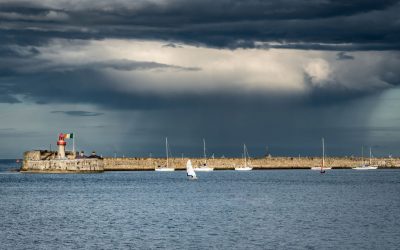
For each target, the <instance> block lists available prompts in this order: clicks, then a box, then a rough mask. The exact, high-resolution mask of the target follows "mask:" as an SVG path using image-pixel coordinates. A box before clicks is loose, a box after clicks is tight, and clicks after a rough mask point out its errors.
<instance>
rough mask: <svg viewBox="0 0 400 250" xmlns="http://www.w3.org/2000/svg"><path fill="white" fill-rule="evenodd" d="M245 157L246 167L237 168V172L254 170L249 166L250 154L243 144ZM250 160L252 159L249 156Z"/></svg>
mask: <svg viewBox="0 0 400 250" xmlns="http://www.w3.org/2000/svg"><path fill="white" fill-rule="evenodd" d="M243 156H244V166H242V167H236V168H235V170H238V171H249V170H252V169H253V168H252V167H249V166H248V165H247V156H249V152H248V151H247V148H246V144H243ZM249 158H250V156H249Z"/></svg>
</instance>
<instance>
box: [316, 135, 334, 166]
mask: <svg viewBox="0 0 400 250" xmlns="http://www.w3.org/2000/svg"><path fill="white" fill-rule="evenodd" d="M329 169H332V168H331V167H326V166H325V140H324V138H322V164H321V166H320V167H311V170H318V171H320V172H321V173H325V170H329Z"/></svg>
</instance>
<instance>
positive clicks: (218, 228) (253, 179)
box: [0, 162, 400, 249]
mask: <svg viewBox="0 0 400 250" xmlns="http://www.w3.org/2000/svg"><path fill="white" fill-rule="evenodd" d="M1 164H2V167H0V169H2V170H3V172H0V201H1V203H0V243H1V246H0V248H1V249H38V248H39V249H59V248H67V249H74V248H87V249H115V248H120V249H127V248H136V249H155V248H168V249H210V248H211V249H399V246H400V195H399V192H400V171H396V170H377V171H354V170H336V171H335V170H332V171H329V172H328V173H327V174H325V175H320V174H319V173H318V171H310V170H291V171H283V170H282V171H281V170H276V171H250V172H235V171H216V172H210V173H199V174H198V176H199V180H197V181H188V180H186V177H185V173H184V172H174V173H161V172H108V173H103V174H67V175H61V174H20V173H10V172H5V171H4V170H5V169H7V168H8V167H9V166H11V165H12V164H13V163H12V162H10V163H7V164H4V162H2V163H1ZM1 164H0V165H1ZM5 166H8V167H5Z"/></svg>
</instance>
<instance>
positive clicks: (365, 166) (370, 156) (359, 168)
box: [353, 147, 378, 170]
mask: <svg viewBox="0 0 400 250" xmlns="http://www.w3.org/2000/svg"><path fill="white" fill-rule="evenodd" d="M361 157H362V164H361V166H359V167H354V168H353V169H354V170H373V169H378V166H375V165H372V150H371V147H370V148H369V164H365V163H364V147H362V148H361Z"/></svg>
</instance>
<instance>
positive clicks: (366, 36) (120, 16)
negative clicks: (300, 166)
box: [0, 0, 400, 50]
mask: <svg viewBox="0 0 400 250" xmlns="http://www.w3.org/2000/svg"><path fill="white" fill-rule="evenodd" d="M0 6H1V8H0V10H1V11H0V22H1V23H2V25H1V30H0V35H1V36H2V37H3V39H4V40H3V41H4V42H6V43H18V44H26V43H28V44H33V43H37V42H46V40H47V39H51V38H78V39H102V38H111V37H112V38H136V39H156V40H157V39H161V40H169V41H172V42H174V41H179V42H183V43H189V44H197V45H206V46H211V47H225V48H238V47H243V48H251V47H260V46H259V45H258V43H257V42H258V41H262V42H266V44H265V45H263V46H261V47H265V48H268V47H278V48H299V49H331V50H332V49H333V50H370V49H373V50H392V49H399V48H400V26H399V25H398V13H399V11H400V5H399V1H396V0H385V1H372V0H371V1H361V0H358V1H341V0H339V1H333V0H332V1H319V0H312V1H292V0H285V1H256V0H252V1H241V0H236V1H227V0H224V1H210V0H206V1H204V0H201V1H200V0H198V1H181V0H170V1H164V2H162V3H155V2H147V1H118V2H117V3H114V2H112V1H110V2H109V3H104V2H103V1H102V2H97V1H84V2H82V3H81V4H79V5H74V6H73V7H71V5H65V6H64V5H63V4H61V3H58V4H57V1H54V2H52V1H46V2H42V3H41V2H40V1H39V2H35V3H33V2H18V1H17V2H13V1H9V2H7V3H3V4H0ZM271 42H274V43H273V44H272V43H271ZM275 42H278V43H275ZM343 45H344V46H345V48H343Z"/></svg>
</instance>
